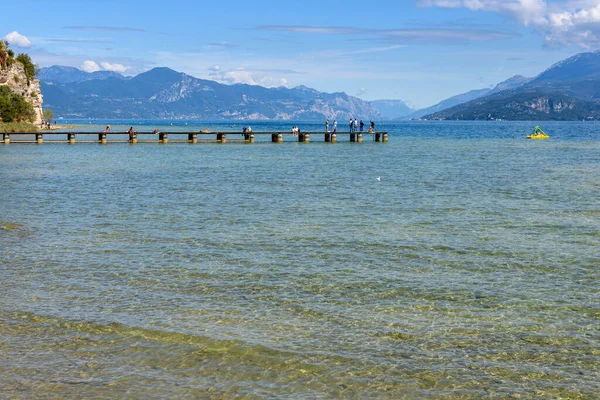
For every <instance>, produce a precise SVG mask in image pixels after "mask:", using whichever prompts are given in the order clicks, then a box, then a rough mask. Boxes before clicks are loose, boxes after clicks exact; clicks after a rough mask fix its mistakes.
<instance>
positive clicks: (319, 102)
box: [40, 67, 380, 120]
mask: <svg viewBox="0 0 600 400" xmlns="http://www.w3.org/2000/svg"><path fill="white" fill-rule="evenodd" d="M52 68H53V69H51V71H49V72H52V74H50V73H46V74H41V75H40V80H41V81H42V92H43V93H44V106H45V108H50V109H52V111H53V112H54V115H57V116H61V117H83V118H87V117H93V118H168V119H195V118H198V119H251V120H257V119H264V120H300V119H304V120H324V119H326V118H329V119H330V120H331V119H336V118H337V119H339V120H343V119H348V118H350V117H356V118H362V119H372V118H373V119H374V118H379V116H380V114H379V112H378V111H377V110H376V108H375V107H374V106H373V105H372V104H369V103H367V102H365V101H363V100H360V99H358V98H356V97H352V96H348V95H347V94H345V93H323V92H319V91H317V90H314V89H310V88H307V87H305V86H299V87H296V88H292V89H289V88H285V87H279V88H265V87H262V86H253V85H245V84H237V85H224V84H220V83H218V82H214V81H210V80H204V79H198V78H194V77H192V76H189V75H186V74H184V73H181V72H177V71H173V70H172V69H169V68H154V69H152V70H150V71H148V72H145V73H142V74H139V75H137V76H135V77H133V78H130V79H126V78H124V77H123V76H121V75H119V76H118V77H116V76H104V75H103V76H102V77H100V78H98V79H97V78H96V77H95V76H94V77H93V78H90V75H92V76H93V75H94V74H97V73H92V74H89V75H87V76H86V75H85V74H88V73H86V72H84V71H79V72H77V71H72V70H70V69H67V70H65V76H64V77H60V69H62V68H65V67H58V68H60V69H58V68H54V67H52ZM117 75H118V74H117ZM84 77H85V78H86V79H83V78H84ZM75 78H77V80H74V79H75ZM87 78H90V79H87Z"/></svg>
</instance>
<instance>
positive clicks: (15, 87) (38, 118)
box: [0, 62, 44, 125]
mask: <svg viewBox="0 0 600 400" xmlns="http://www.w3.org/2000/svg"><path fill="white" fill-rule="evenodd" d="M0 85H4V86H8V87H9V89H10V90H11V91H12V92H13V93H17V94H20V95H21V96H23V97H24V98H25V100H27V102H29V103H30V104H31V105H32V106H33V109H34V111H35V121H34V122H33V123H34V124H35V125H41V124H42V120H43V119H44V117H43V112H42V103H43V100H44V99H43V96H42V91H41V90H40V81H39V80H38V79H32V80H31V81H30V82H29V83H27V76H26V75H25V68H24V67H23V65H21V64H20V63H18V62H15V63H13V64H12V65H11V66H10V67H8V68H7V69H5V70H0Z"/></svg>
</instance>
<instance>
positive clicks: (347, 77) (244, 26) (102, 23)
mask: <svg viewBox="0 0 600 400" xmlns="http://www.w3.org/2000/svg"><path fill="white" fill-rule="evenodd" d="M0 37H2V38H3V39H4V40H7V41H9V42H10V46H11V48H13V49H14V50H15V51H16V52H17V53H21V52H25V53H28V54H29V55H30V56H31V58H32V59H33V61H34V62H35V63H36V64H38V65H39V66H40V67H47V66H51V65H66V66H73V67H77V68H81V69H83V70H86V71H89V72H92V71H98V70H110V71H116V72H119V73H122V74H124V75H128V76H132V75H137V74H139V73H141V72H144V71H147V70H150V69H152V68H154V67H169V68H172V69H174V70H176V71H180V72H184V73H186V74H189V75H192V76H194V77H197V78H202V79H211V80H215V81H218V82H220V83H226V84H235V83H247V84H256V85H262V86H267V87H275V86H287V87H295V86H300V85H304V86H308V87H311V88H314V89H317V90H319V91H324V92H330V93H331V92H345V93H347V94H349V95H352V96H357V97H359V98H361V99H363V100H378V99H401V100H405V101H407V102H408V104H410V105H411V106H412V107H414V108H422V107H427V106H430V105H432V104H435V103H437V102H439V101H441V100H443V99H446V98H448V97H450V96H453V95H456V94H459V93H464V92H467V91H469V90H474V89H482V88H486V87H493V86H495V85H496V84H497V83H499V82H501V81H503V80H506V79H508V78H510V77H511V76H514V75H524V76H531V77H533V76H536V75H537V74H539V73H541V72H543V71H544V70H545V69H547V68H548V67H550V66H551V65H552V64H554V63H556V62H558V61H560V60H563V59H565V58H567V57H570V56H572V55H575V54H577V53H581V52H585V51H595V50H597V49H598V48H600V0H394V1H388V0H371V1H364V0H363V1H354V0H344V1H338V0H321V1H316V0H303V1H289V2H286V1H279V2H276V1H272V0H270V1H263V0H253V1H246V0H245V1H238V0H229V1H211V2H204V1H187V0H181V1H180V0H162V1H152V0H145V1H138V0H120V1H115V0H102V1H96V0H87V1H81V0H53V1H52V2H48V1H46V0H43V1H33V0H21V1H11V0H9V1H6V2H3V5H2V15H1V16H0Z"/></svg>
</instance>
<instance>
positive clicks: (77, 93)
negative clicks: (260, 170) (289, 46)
mask: <svg viewBox="0 0 600 400" xmlns="http://www.w3.org/2000/svg"><path fill="white" fill-rule="evenodd" d="M38 77H39V79H40V80H41V82H42V92H43V93H44V107H45V108H50V109H51V110H52V111H53V112H54V113H55V115H58V116H62V117H82V118H87V117H91V118H172V119H192V118H198V119H254V120H257V119H263V120H323V119H326V118H329V119H331V120H332V119H338V120H340V122H341V121H343V120H345V119H348V118H351V117H356V118H362V119H367V120H368V119H387V120H401V119H414V118H423V119H473V120H481V119H487V120H495V119H506V120H548V119H557V120H581V119H588V120H589V119H600V52H593V53H581V54H578V55H576V56H573V57H570V58H568V59H566V60H564V61H561V62H559V63H557V64H555V65H553V66H551V67H550V68H548V69H547V70H546V71H544V72H543V73H541V74H540V75H538V76H537V77H535V78H526V77H523V76H519V75H517V76H514V77H512V78H510V79H508V80H506V81H504V82H501V83H499V84H498V85H496V86H495V87H494V88H487V89H478V90H472V91H469V92H467V93H463V94H459V95H457V96H453V97H451V98H449V99H446V100H443V101H441V102H440V103H438V104H435V105H433V106H431V107H428V108H424V109H421V110H414V109H412V108H411V107H410V106H409V104H407V103H406V102H405V101H403V100H376V101H371V102H367V101H364V100H361V99H359V98H356V97H353V96H349V95H347V94H345V93H323V92H319V91H317V90H314V89H310V88H307V87H305V86H299V87H296V88H292V89H289V88H285V87H279V88H265V87H261V86H252V85H244V84H237V85H224V84H220V83H218V82H214V81H210V80H203V79H197V78H194V77H192V76H189V75H186V74H184V73H180V72H176V71H173V70H171V69H169V68H155V69H152V70H150V71H148V72H145V73H142V74H140V75H137V76H135V77H132V78H129V77H124V76H122V75H120V74H118V73H115V72H110V71H99V72H93V73H87V72H84V71H81V70H79V69H77V68H72V67H58V66H54V67H49V68H42V69H41V70H40V72H39V74H38Z"/></svg>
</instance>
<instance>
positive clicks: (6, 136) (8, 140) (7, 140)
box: [2, 133, 10, 144]
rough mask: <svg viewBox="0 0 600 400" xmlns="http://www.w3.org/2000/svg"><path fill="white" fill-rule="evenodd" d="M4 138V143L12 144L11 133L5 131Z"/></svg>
mask: <svg viewBox="0 0 600 400" xmlns="http://www.w3.org/2000/svg"><path fill="white" fill-rule="evenodd" d="M2 140H4V144H10V134H9V133H4V134H3V135H2Z"/></svg>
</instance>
